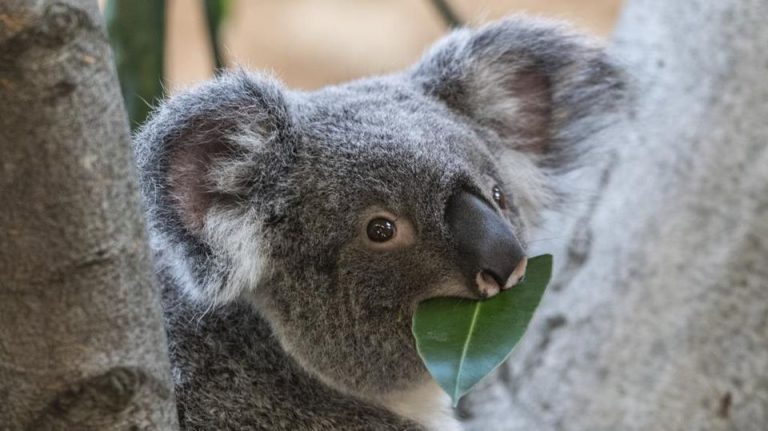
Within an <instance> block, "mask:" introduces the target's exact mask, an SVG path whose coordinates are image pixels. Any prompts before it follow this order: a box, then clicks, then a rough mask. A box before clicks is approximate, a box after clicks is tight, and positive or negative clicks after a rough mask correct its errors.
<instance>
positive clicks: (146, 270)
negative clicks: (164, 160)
mask: <svg viewBox="0 0 768 431" xmlns="http://www.w3.org/2000/svg"><path fill="white" fill-rule="evenodd" d="M131 154H132V152H131V144H130V136H129V132H128V124H127V119H126V116H125V113H124V110H123V102H122V99H121V97H120V90H119V87H118V83H117V78H116V74H115V71H114V66H113V63H112V56H111V52H110V49H109V45H108V42H107V37H106V34H105V31H104V28H103V24H102V17H101V15H100V13H99V10H98V8H97V4H96V1H95V0H90V1H86V0H64V1H61V0H59V1H52V0H49V1H31V0H29V1H23V0H2V2H0V207H1V208H2V209H1V210H0V430H24V429H27V430H54V429H73V430H74V429H77V430H108V429H131V430H143V429H162V430H167V429H173V428H175V424H176V417H175V415H176V411H175V407H174V405H173V396H172V392H171V389H170V378H169V374H168V369H169V367H168V360H167V355H166V342H165V336H164V332H163V327H162V320H161V315H160V305H159V299H158V292H157V290H156V289H155V287H154V286H153V279H152V271H151V265H150V262H149V259H148V251H147V247H146V243H145V235H144V227H143V222H142V218H141V215H140V214H141V212H140V208H139V199H138V194H137V189H136V185H135V180H134V177H135V175H134V169H133V159H132V155H131Z"/></svg>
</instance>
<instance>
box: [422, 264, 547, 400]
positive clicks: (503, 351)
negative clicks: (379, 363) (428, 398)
mask: <svg viewBox="0 0 768 431" xmlns="http://www.w3.org/2000/svg"><path fill="white" fill-rule="evenodd" d="M551 276H552V255H549V254H545V255H541V256H537V257H533V258H530V259H529V260H528V267H527V270H526V274H525V280H524V281H523V282H521V283H519V284H518V285H516V286H514V287H513V288H511V289H509V290H505V291H503V292H501V293H499V294H498V295H496V296H494V297H493V298H490V299H485V300H479V301H474V300H470V299H464V298H433V299H428V300H426V301H424V302H422V303H420V304H419V306H418V308H417V309H416V313H414V315H413V335H414V337H415V338H416V348H417V349H418V352H419V355H420V356H421V359H422V360H423V361H424V364H425V365H426V366H427V370H429V373H430V374H432V377H434V378H435V380H436V381H437V383H438V384H439V385H440V387H442V388H443V390H445V391H446V392H447V393H448V395H450V396H451V399H452V400H453V405H454V407H455V406H456V404H457V403H458V402H459V399H460V398H461V397H462V396H463V395H464V394H466V393H467V391H469V389H470V388H472V386H474V385H475V384H476V383H477V382H479V381H480V380H481V379H482V378H483V377H485V376H487V375H488V374H490V373H491V371H493V370H494V369H496V367H498V366H499V365H500V364H501V363H502V362H504V360H505V359H507V357H508V356H509V354H510V353H511V352H512V349H513V348H514V347H515V345H516V344H517V342H518V341H519V340H520V338H522V336H523V334H524V333H525V329H526V328H527V327H528V323H529V322H530V321H531V318H532V317H533V312H534V311H535V310H536V307H537V306H538V305H539V301H540V300H541V297H542V295H543V294H544V290H545V289H546V287H547V283H549V279H550V278H551Z"/></svg>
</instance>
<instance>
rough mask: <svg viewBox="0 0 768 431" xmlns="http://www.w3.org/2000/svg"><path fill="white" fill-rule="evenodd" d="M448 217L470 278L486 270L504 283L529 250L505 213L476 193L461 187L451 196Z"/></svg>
mask: <svg viewBox="0 0 768 431" xmlns="http://www.w3.org/2000/svg"><path fill="white" fill-rule="evenodd" d="M445 218H446V222H447V223H448V228H449V230H450V233H451V236H452V238H453V242H454V245H455V247H456V250H457V252H458V254H459V259H460V262H459V266H460V269H461V271H462V272H463V273H464V274H465V275H466V276H467V277H468V278H469V279H474V277H475V275H476V274H477V273H478V272H479V271H484V272H485V273H487V274H488V275H490V276H491V277H493V279H494V280H496V282H497V283H498V284H499V286H504V283H505V282H506V281H507V279H508V278H509V276H510V275H512V272H513V271H514V270H515V268H516V267H517V265H518V264H519V263H520V262H521V261H522V260H523V259H524V258H525V251H524V250H523V247H522V246H521V245H520V241H518V240H517V237H515V234H514V232H513V231H512V227H511V226H510V225H509V223H507V222H506V221H505V219H504V218H503V216H502V215H501V214H499V213H498V212H497V211H496V210H495V209H494V208H493V207H492V206H491V205H490V204H489V203H488V202H486V201H485V200H483V199H481V198H480V197H478V196H476V195H475V194H473V193H470V192H467V191H459V192H457V193H456V194H454V195H453V196H452V197H451V198H450V199H449V200H448V206H447V207H446V212H445Z"/></svg>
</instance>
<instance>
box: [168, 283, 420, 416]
mask: <svg viewBox="0 0 768 431" xmlns="http://www.w3.org/2000/svg"><path fill="white" fill-rule="evenodd" d="M163 286H164V288H163V306H164V313H165V319H166V329H167V333H168V337H169V351H170V352H169V353H170V357H171V364H172V375H173V378H174V380H175V381H174V384H175V388H176V397H177V403H178V408H179V420H180V422H181V425H182V427H183V429H186V430H210V429H264V430H281V429H291V430H293V429H315V430H337V429H372V427H373V428H375V429H377V430H421V429H422V428H421V427H420V426H418V425H417V424H414V423H411V422H407V421H405V420H404V419H402V418H398V417H397V416H395V415H393V414H392V413H389V412H387V411H385V410H383V409H380V408H377V407H375V406H373V405H370V404H364V403H362V402H360V401H358V400H356V399H354V398H351V397H348V396H345V395H343V394H341V393H339V392H337V391H335V390H333V389H331V388H328V387H327V386H324V385H321V384H320V383H319V382H318V381H317V380H316V379H314V378H312V377H311V376H309V375H308V374H307V373H306V372H305V371H303V370H302V369H301V368H300V367H299V366H298V365H297V364H296V363H295V362H294V361H293V360H292V359H291V358H290V357H288V356H287V355H286V354H285V353H284V352H283V350H282V349H281V348H280V346H279V344H278V342H277V340H276V339H275V337H274V334H273V333H272V331H271V329H270V327H269V325H268V324H267V322H266V321H265V320H263V319H262V318H261V317H260V316H259V315H258V314H257V313H256V312H254V311H253V309H252V307H249V306H247V305H246V304H242V303H237V302H235V303H231V304H227V305H223V306H220V307H217V308H216V309H211V310H206V308H205V306H203V305H196V304H195V303H192V302H190V301H188V300H187V299H186V298H185V297H184V294H183V293H182V292H181V291H180V290H179V289H178V288H176V287H175V286H174V285H173V283H172V281H171V280H170V279H169V278H167V277H164V279H163ZM212 412H216V414H212Z"/></svg>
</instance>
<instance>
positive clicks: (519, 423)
mask: <svg viewBox="0 0 768 431" xmlns="http://www.w3.org/2000/svg"><path fill="white" fill-rule="evenodd" d="M766 22H768V2H766V1H765V0H742V1H737V0H733V1H711V0H695V1H686V2H679V1H669V0H631V1H629V2H628V5H627V7H626V9H625V11H624V14H623V17H622V19H621V22H620V24H619V27H618V31H617V34H616V38H615V43H614V46H613V49H614V51H615V52H616V54H617V55H618V56H619V57H622V58H623V59H624V60H625V61H626V63H627V69H628V70H629V71H630V72H631V73H632V74H633V75H634V76H633V79H634V81H633V82H632V85H633V87H634V88H635V90H636V91H635V94H636V97H637V99H636V102H637V103H636V104H635V105H634V106H633V107H631V108H630V109H629V110H628V112H627V113H626V114H627V115H626V121H625V122H623V123H622V124H620V125H617V127H615V128H614V129H613V130H610V131H608V132H607V133H606V134H605V135H604V136H602V137H601V139H605V140H606V141H612V151H611V152H610V153H609V157H607V158H606V160H605V161H604V163H603V164H602V166H603V168H604V169H603V171H602V172H592V175H591V176H589V175H585V174H584V173H582V174H581V176H580V177H579V178H581V179H582V180H584V179H585V178H586V179H587V180H589V181H591V184H592V185H593V186H596V187H597V190H598V191H597V192H596V198H595V199H593V200H592V202H590V203H587V204H584V205H581V210H582V211H583V215H582V217H581V218H580V219H578V222H577V223H573V224H572V225H571V228H569V229H562V228H554V226H558V225H557V224H553V225H552V227H550V229H549V230H547V231H546V232H545V233H543V234H542V236H544V237H552V236H555V237H557V236H563V237H566V238H568V239H569V240H570V242H569V243H568V244H567V245H566V249H565V250H564V252H562V253H559V255H560V256H561V257H563V258H566V259H565V262H561V264H560V265H559V267H560V277H559V278H558V280H556V282H555V283H554V284H553V285H552V286H551V287H550V291H549V292H548V294H547V296H546V297H545V298H544V301H543V304H542V306H541V308H540V310H539V311H538V312H537V317H536V320H535V321H534V322H533V323H532V326H531V328H532V329H531V331H530V334H528V336H527V337H526V339H525V340H524V342H523V343H522V344H521V345H520V346H518V348H517V350H516V352H515V353H514V354H513V357H512V359H511V360H510V362H509V364H508V366H506V367H504V368H503V369H502V370H500V372H498V373H497V374H496V375H495V376H494V378H493V379H490V380H489V381H487V382H485V384H484V386H483V389H481V390H480V391H478V392H476V393H475V394H474V395H472V396H471V397H470V398H469V399H468V400H467V402H466V403H465V404H464V411H465V413H466V414H467V416H468V418H467V423H468V425H469V428H470V429H477V430H488V429H505V430H569V431H570V430H585V431H587V430H588V431H602V430H664V431H675V430H708V431H712V430H744V431H746V430H750V431H751V430H754V431H762V430H765V429H766V426H768V27H767V26H766V24H765V23H766ZM583 184H585V183H582V185H583ZM569 217H571V218H574V217H573V214H570V215H569ZM560 226H561V225H560ZM547 245H548V246H551V243H550V244H547ZM543 248H544V249H547V247H543Z"/></svg>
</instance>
